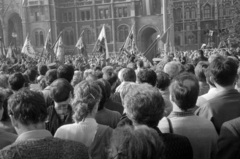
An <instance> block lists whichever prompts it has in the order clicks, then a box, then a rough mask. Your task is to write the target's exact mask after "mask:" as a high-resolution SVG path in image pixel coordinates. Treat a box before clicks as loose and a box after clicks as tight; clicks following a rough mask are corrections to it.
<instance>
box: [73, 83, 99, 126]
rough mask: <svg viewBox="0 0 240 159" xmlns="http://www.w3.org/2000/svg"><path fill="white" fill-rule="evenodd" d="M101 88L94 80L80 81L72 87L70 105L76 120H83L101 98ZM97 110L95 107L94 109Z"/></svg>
mask: <svg viewBox="0 0 240 159" xmlns="http://www.w3.org/2000/svg"><path fill="white" fill-rule="evenodd" d="M101 93H102V92H101V88H100V87H99V85H98V84H97V83H96V82H95V81H91V80H89V81H82V82H80V83H79V84H77V85H76V86H75V87H74V99H73V102H72V107H73V111H74V115H73V119H74V120H75V121H76V122H79V121H82V120H84V119H85V118H86V117H87V116H88V115H89V114H91V113H92V111H93V110H94V108H95V107H96V106H97V105H98V104H99V102H100V100H101V97H102V95H101ZM96 111H97V109H96Z"/></svg>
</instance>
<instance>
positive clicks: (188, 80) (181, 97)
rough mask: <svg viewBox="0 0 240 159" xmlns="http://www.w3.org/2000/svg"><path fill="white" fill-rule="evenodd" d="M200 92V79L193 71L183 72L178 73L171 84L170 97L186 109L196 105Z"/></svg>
mask: <svg viewBox="0 0 240 159" xmlns="http://www.w3.org/2000/svg"><path fill="white" fill-rule="evenodd" d="M198 93H199V84H198V80H197V78H196V77H195V76H194V75H193V74H191V73H182V74H180V75H178V76H177V77H176V78H175V79H174V80H173V82H172V84H171V86H170V97H171V98H170V99H171V100H172V102H174V103H175V104H176V105H177V106H178V107H179V108H180V109H181V110H184V111H187V110H188V109H190V108H193V107H194V106H195V104H196V102H197V98H198Z"/></svg>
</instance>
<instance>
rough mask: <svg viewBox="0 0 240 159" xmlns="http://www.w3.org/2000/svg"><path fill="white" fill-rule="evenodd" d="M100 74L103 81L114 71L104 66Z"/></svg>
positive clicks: (110, 67)
mask: <svg viewBox="0 0 240 159" xmlns="http://www.w3.org/2000/svg"><path fill="white" fill-rule="evenodd" d="M102 72H103V79H106V80H107V79H108V78H109V77H111V76H112V74H113V73H114V69H113V67H112V66H105V67H103V69H102Z"/></svg>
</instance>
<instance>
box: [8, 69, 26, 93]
mask: <svg viewBox="0 0 240 159" xmlns="http://www.w3.org/2000/svg"><path fill="white" fill-rule="evenodd" d="M8 83H9V87H10V89H11V90H13V91H18V90H20V89H21V88H23V86H24V84H25V78H24V77H23V75H22V74H21V73H14V74H12V75H11V76H10V77H9V79H8Z"/></svg>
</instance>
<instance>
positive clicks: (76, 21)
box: [74, 0, 80, 40]
mask: <svg viewBox="0 0 240 159" xmlns="http://www.w3.org/2000/svg"><path fill="white" fill-rule="evenodd" d="M74 4H75V5H74V6H75V7H74V14H75V16H74V17H75V19H74V20H75V21H74V22H75V30H76V34H75V35H76V36H75V38H76V40H78V38H79V36H80V35H79V33H78V7H77V3H76V0H74Z"/></svg>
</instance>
